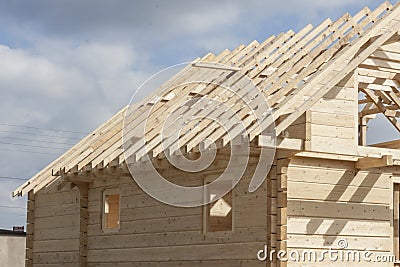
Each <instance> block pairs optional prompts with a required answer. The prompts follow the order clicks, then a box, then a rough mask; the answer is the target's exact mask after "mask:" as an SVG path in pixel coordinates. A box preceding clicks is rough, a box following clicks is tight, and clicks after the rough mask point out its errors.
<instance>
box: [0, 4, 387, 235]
mask: <svg viewBox="0 0 400 267" xmlns="http://www.w3.org/2000/svg"><path fill="white" fill-rule="evenodd" d="M379 2H380V1H376V0H334V1H321V0H303V1H298V0H281V1H276V0H269V1H255V0H247V1H218V2H217V1H211V0H202V1H183V0H182V1H176V0H172V1H161V0H160V1H131V0H120V1H105V0H85V1H76V0H69V1H53V0H37V1H6V0H0V92H1V98H0V211H1V215H0V228H9V227H11V226H12V225H24V224H25V215H24V213H25V211H24V209H23V208H24V207H25V198H16V199H12V198H11V192H12V191H13V189H15V188H16V187H17V186H18V185H19V184H21V183H22V182H23V181H22V180H20V179H27V178H29V177H30V176H31V175H33V174H35V173H36V172H38V171H39V170H40V169H41V168H43V167H44V166H46V165H47V163H49V162H50V161H52V160H53V159H55V158H56V157H57V156H58V155H60V154H62V152H63V151H65V150H66V149H67V148H68V147H70V146H71V145H72V144H74V143H75V142H76V141H77V140H78V139H79V138H81V137H83V136H84V135H85V133H88V132H90V131H91V130H93V129H95V128H96V127H97V126H98V125H99V124H101V123H102V122H103V121H105V120H106V119H108V118H109V117H111V116H112V115H113V114H114V113H115V112H117V111H118V110H119V109H121V108H122V107H124V106H125V105H127V104H128V102H129V99H130V98H131V96H132V95H133V93H134V91H135V90H136V88H137V87H138V86H139V85H140V84H141V83H142V82H143V81H144V80H145V79H146V78H147V77H148V76H149V75H150V74H152V73H154V72H156V71H158V70H160V69H163V68H164V67H167V66H170V65H173V64H177V63H181V62H186V61H190V60H192V59H194V58H196V57H199V56H202V55H204V54H206V53H207V52H209V51H211V52H213V53H219V52H221V51H222V50H223V49H224V48H229V49H232V48H235V47H237V46H238V45H240V44H247V43H250V42H251V41H253V40H254V39H256V40H258V41H259V42H261V41H263V40H264V39H266V38H267V37H268V36H270V35H271V34H279V33H280V32H282V31H288V30H289V29H293V30H294V31H298V30H300V29H301V28H303V27H304V26H306V25H307V24H308V23H312V24H313V25H317V24H318V23H320V22H322V21H323V20H324V19H325V18H327V17H330V18H332V19H336V18H338V17H339V16H341V15H342V14H344V13H345V12H349V13H350V14H355V13H356V12H357V11H358V10H360V9H362V8H363V7H364V6H369V7H370V8H371V9H372V8H375V7H376V6H378V4H379ZM147 93H150V92H144V94H147ZM376 127H382V125H381V124H379V123H378V124H377V126H376ZM54 130H58V131H54ZM387 135H388V136H390V135H391V132H388V133H387ZM9 177H12V179H10V178H9Z"/></svg>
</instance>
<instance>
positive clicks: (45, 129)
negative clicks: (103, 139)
mask: <svg viewBox="0 0 400 267" xmlns="http://www.w3.org/2000/svg"><path fill="white" fill-rule="evenodd" d="M0 125H3V126H11V127H19V128H28V129H35V130H44V131H52V132H64V133H76V134H89V133H88V132H80V131H68V130H58V129H49V128H41V127H35V126H25V125H16V124H8V123H0Z"/></svg>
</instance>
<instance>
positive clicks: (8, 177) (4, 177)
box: [0, 176, 28, 181]
mask: <svg viewBox="0 0 400 267" xmlns="http://www.w3.org/2000/svg"><path fill="white" fill-rule="evenodd" d="M0 179H7V180H21V181H27V180H28V179H27V178H22V177H12V176H0Z"/></svg>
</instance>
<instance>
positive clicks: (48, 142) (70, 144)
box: [0, 136, 75, 146]
mask: <svg viewBox="0 0 400 267" xmlns="http://www.w3.org/2000/svg"><path fill="white" fill-rule="evenodd" d="M0 138H6V139H13V140H21V141H32V142H38V143H46V144H59V145H69V146H73V145H75V144H72V143H63V142H54V141H42V140H35V139H28V138H19V137H8V136H4V137H1V136H0Z"/></svg>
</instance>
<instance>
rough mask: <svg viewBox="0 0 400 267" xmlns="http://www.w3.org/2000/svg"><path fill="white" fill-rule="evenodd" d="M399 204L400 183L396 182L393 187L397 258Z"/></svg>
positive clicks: (394, 233) (399, 253)
mask: <svg viewBox="0 0 400 267" xmlns="http://www.w3.org/2000/svg"><path fill="white" fill-rule="evenodd" d="M399 205H400V184H394V187H393V243H394V244H393V247H394V255H395V256H396V259H399V256H400V251H399V245H400V242H399V232H400V229H399Z"/></svg>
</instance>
